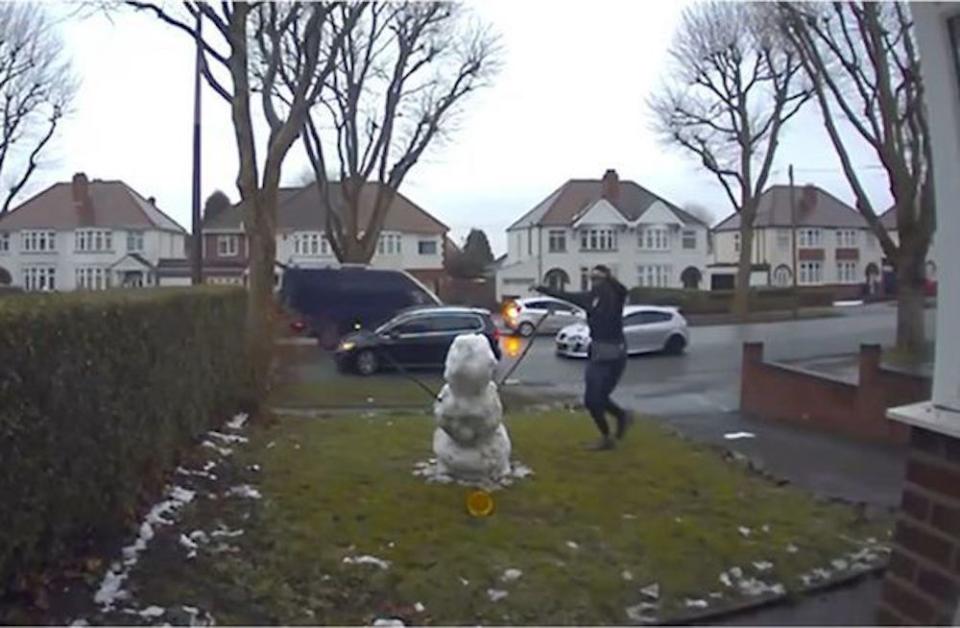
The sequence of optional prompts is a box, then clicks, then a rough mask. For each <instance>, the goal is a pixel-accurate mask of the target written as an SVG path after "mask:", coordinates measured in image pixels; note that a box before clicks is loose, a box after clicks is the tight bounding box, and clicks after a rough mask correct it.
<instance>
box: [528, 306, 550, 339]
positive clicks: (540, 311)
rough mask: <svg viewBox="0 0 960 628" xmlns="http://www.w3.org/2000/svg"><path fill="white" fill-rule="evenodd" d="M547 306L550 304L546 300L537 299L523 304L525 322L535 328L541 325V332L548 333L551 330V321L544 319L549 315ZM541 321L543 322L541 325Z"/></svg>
mask: <svg viewBox="0 0 960 628" xmlns="http://www.w3.org/2000/svg"><path fill="white" fill-rule="evenodd" d="M547 306H548V302H547V301H546V300H542V299H537V300H534V301H527V302H526V303H524V304H523V310H522V317H523V320H524V321H526V322H529V323H530V324H531V325H533V326H535V327H536V326H537V325H540V330H539V331H540V332H548V331H549V330H550V321H549V319H544V316H546V315H547ZM541 321H543V322H542V323H541Z"/></svg>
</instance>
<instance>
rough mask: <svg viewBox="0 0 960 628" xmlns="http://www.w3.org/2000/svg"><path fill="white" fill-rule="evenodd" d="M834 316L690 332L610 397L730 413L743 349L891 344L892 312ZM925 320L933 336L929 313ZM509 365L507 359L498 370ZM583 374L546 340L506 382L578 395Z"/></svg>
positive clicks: (648, 407) (820, 349)
mask: <svg viewBox="0 0 960 628" xmlns="http://www.w3.org/2000/svg"><path fill="white" fill-rule="evenodd" d="M839 311H841V312H842V316H837V317H830V318H821V319H806V320H797V321H785V322H775V323H757V324H750V325H718V326H707V327H692V328H691V329H690V346H689V347H688V349H687V351H686V352H685V354H684V355H680V356H666V355H647V356H639V357H634V358H631V359H630V362H629V364H628V366H627V370H626V372H625V373H624V376H623V379H622V380H621V384H620V387H619V388H618V391H617V395H616V397H617V399H619V400H620V401H621V402H622V403H624V404H626V405H629V406H630V407H632V408H634V409H636V410H638V411H643V412H646V413H650V414H656V415H660V416H673V415H683V416H688V415H691V414H703V413H717V412H733V411H735V410H737V408H738V406H739V397H740V392H739V391H740V363H741V358H742V346H743V343H744V342H763V343H764V354H765V356H766V357H767V358H770V359H776V360H791V361H794V360H801V359H809V358H817V357H823V356H833V355H838V354H844V353H855V352H856V351H857V350H858V348H859V346H860V344H862V343H881V344H892V343H893V341H894V338H895V324H896V310H895V309H894V308H893V307H891V306H889V305H886V304H876V305H870V306H861V307H856V308H844V309H842V310H839ZM927 316H928V335H931V336H932V330H933V325H934V318H933V311H929V310H928V312H927ZM514 342H519V340H517V341H514ZM521 347H522V343H521ZM511 364H512V360H510V359H507V360H505V363H504V365H503V368H504V369H507V368H509V367H510V365H511ZM583 367H584V363H583V362H582V361H577V360H566V359H562V358H558V357H557V356H556V355H555V354H554V348H553V338H551V337H549V336H541V337H539V338H537V339H536V341H535V342H534V346H533V347H532V348H531V349H530V352H529V354H528V355H527V357H526V358H525V359H524V361H523V362H522V363H521V364H520V366H519V367H518V368H517V369H516V371H515V372H514V373H513V375H512V376H511V380H516V381H517V382H518V383H520V384H521V385H524V386H531V387H536V388H541V389H543V390H544V392H546V393H547V394H549V393H550V391H551V390H553V391H555V392H556V393H557V394H577V395H579V394H580V393H581V392H582V390H583V384H582V378H583Z"/></svg>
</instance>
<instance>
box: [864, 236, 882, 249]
mask: <svg viewBox="0 0 960 628" xmlns="http://www.w3.org/2000/svg"><path fill="white" fill-rule="evenodd" d="M879 244H880V239H879V238H877V236H875V235H873V234H872V233H869V232H868V233H867V248H868V249H870V250H871V251H876V250H877V246H878V245H879Z"/></svg>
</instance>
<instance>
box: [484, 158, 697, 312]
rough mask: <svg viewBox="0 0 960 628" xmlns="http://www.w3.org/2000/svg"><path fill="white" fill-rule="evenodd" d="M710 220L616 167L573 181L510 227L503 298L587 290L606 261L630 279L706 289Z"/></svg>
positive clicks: (501, 277)
mask: <svg viewBox="0 0 960 628" xmlns="http://www.w3.org/2000/svg"><path fill="white" fill-rule="evenodd" d="M709 231H710V229H709V226H708V225H706V224H705V223H704V222H702V221H700V220H699V219H697V218H696V217H694V216H692V215H690V214H688V213H687V212H685V211H683V210H682V209H680V208H679V207H677V206H675V205H673V204H672V203H670V202H669V201H667V200H665V199H663V198H661V197H659V196H657V195H656V194H654V193H653V192H651V191H649V190H647V189H646V188H644V187H642V186H640V185H638V184H637V183H635V182H633V181H626V180H620V178H619V176H618V175H617V171H616V170H607V171H606V172H605V173H604V175H603V177H602V178H601V179H570V180H569V181H567V182H566V183H564V184H563V185H561V186H560V187H559V188H557V190H555V191H554V192H553V193H551V194H550V195H549V196H548V197H547V198H546V199H544V200H543V201H541V202H540V203H539V204H538V205H537V206H535V207H534V208H533V209H531V210H530V211H529V212H527V213H526V214H524V215H523V216H522V217H520V219H518V220H517V221H516V222H514V223H513V224H512V225H511V226H510V227H509V228H508V229H507V257H506V259H505V260H503V262H502V263H501V264H500V266H499V268H498V271H497V298H498V299H501V300H502V299H504V298H509V297H517V296H521V295H524V294H526V293H527V292H528V290H529V288H530V286H533V285H535V284H538V283H544V284H548V285H551V286H553V287H554V288H561V289H562V288H569V289H572V290H581V289H586V287H587V281H588V276H589V269H590V268H591V267H593V266H595V265H597V264H606V265H607V266H609V267H610V268H611V269H612V270H613V272H614V273H615V274H616V275H617V277H618V278H619V279H620V281H622V282H623V283H624V284H625V285H627V286H628V287H629V286H636V285H641V286H651V287H664V288H679V287H683V286H687V287H699V285H700V280H701V278H702V276H703V274H704V272H705V270H706V265H707V262H708V261H709V258H708V253H707V251H708V247H709V243H708V237H709Z"/></svg>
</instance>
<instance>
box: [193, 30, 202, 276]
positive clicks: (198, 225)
mask: <svg viewBox="0 0 960 628" xmlns="http://www.w3.org/2000/svg"><path fill="white" fill-rule="evenodd" d="M201 15H202V13H201V12H200V11H197V25H196V28H195V30H194V35H195V38H196V46H197V60H196V67H195V68H194V72H193V74H194V76H193V214H192V222H193V224H192V225H191V231H192V233H193V246H192V247H190V283H191V284H193V285H194V286H198V285H200V284H202V283H203V224H202V220H203V218H202V216H201V215H200V73H201V71H202V68H203V48H202V47H201V44H200V41H201V39H200V37H201V33H200V28H201V25H202V24H203V22H202V18H201Z"/></svg>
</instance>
